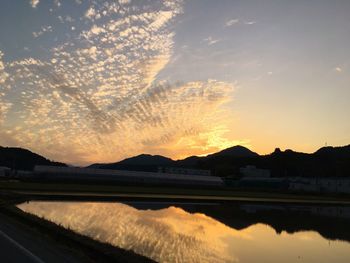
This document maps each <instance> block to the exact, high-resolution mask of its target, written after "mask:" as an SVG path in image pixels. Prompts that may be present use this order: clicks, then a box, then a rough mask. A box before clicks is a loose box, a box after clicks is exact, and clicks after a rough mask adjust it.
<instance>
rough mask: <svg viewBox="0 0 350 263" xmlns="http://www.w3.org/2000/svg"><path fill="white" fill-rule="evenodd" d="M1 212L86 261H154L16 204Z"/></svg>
mask: <svg viewBox="0 0 350 263" xmlns="http://www.w3.org/2000/svg"><path fill="white" fill-rule="evenodd" d="M0 213H1V214H4V215H6V216H8V217H10V218H11V219H13V223H14V224H22V225H25V226H26V227H29V228H30V229H32V230H34V231H36V232H38V233H39V234H40V235H43V236H44V237H45V238H48V239H51V240H52V241H53V242H54V243H57V244H58V245H59V246H62V247H63V248H64V249H66V250H69V251H71V252H72V253H74V254H76V255H78V256H79V257H81V258H82V259H83V260H84V261H85V260H86V262H107V263H108V262H121V263H125V262H130V263H141V262H145V263H148V262H154V261H153V260H151V259H148V258H146V257H144V256H142V255H139V254H136V253H134V252H133V251H129V250H124V249H122V248H118V247H114V246H112V245H110V244H107V243H102V242H99V241H96V240H94V239H91V238H89V237H86V236H83V235H80V234H78V233H76V232H74V231H72V230H70V229H66V228H63V227H61V226H59V225H56V224H55V223H53V222H50V221H48V220H45V219H43V218H39V217H37V216H35V215H32V214H29V213H26V212H24V211H22V210H21V209H19V208H17V207H16V206H15V205H9V204H3V205H1V207H0Z"/></svg>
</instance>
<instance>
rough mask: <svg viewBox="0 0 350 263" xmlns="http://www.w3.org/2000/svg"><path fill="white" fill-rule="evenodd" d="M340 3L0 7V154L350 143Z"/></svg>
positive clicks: (180, 153) (347, 22)
mask: <svg viewBox="0 0 350 263" xmlns="http://www.w3.org/2000/svg"><path fill="white" fill-rule="evenodd" d="M349 14H350V1H348V0H333V1H329V0H305V1H302V0H297V1H287V0H264V1H261V0H255V1H249V0H248V1H247V0H241V1H236V0H218V1H212V0H188V1H181V0H174V1H172V0H165V1H162V0H149V1H145V0H142V1H141V0H139V1H136V0H119V1H116V0H113V1H112V0H111V1H106V0H104V1H98V0H90V1H85V0H84V1H83V0H71V1H63V0H45V1H44V0H27V1H24V0H17V1H13V0H3V1H1V3H0V145H2V146H19V147H24V148H28V149H30V150H32V151H34V152H37V153H39V154H42V155H44V156H45V157H47V158H50V159H54V160H57V161H63V162H67V163H71V164H82V165H84V164H89V163H93V162H112V161H118V160H120V159H123V158H126V157H130V156H133V155H136V154H140V153H150V154H161V155H165V156H168V157H171V158H173V159H178V158H183V157H187V156H190V155H203V154H208V153H212V152H215V151H218V150H221V149H224V148H227V147H230V146H233V145H237V144H240V145H244V146H247V147H249V148H250V149H251V150H253V151H256V152H258V153H260V154H264V153H270V152H272V151H273V150H274V148H275V147H280V148H282V149H286V148H292V149H294V150H297V151H304V152H313V151H315V150H317V149H318V148H320V147H322V146H324V145H325V143H327V144H328V145H345V144H349V143H350V121H349V120H350V74H349V73H350V48H349V47H350V15H349Z"/></svg>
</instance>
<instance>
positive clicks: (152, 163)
mask: <svg viewBox="0 0 350 263" xmlns="http://www.w3.org/2000/svg"><path fill="white" fill-rule="evenodd" d="M174 163H175V161H173V160H172V159H170V158H167V157H164V156H161V155H150V154H140V155H137V156H135V157H131V158H127V159H124V160H122V161H120V162H116V163H107V164H92V165H90V166H89V168H98V169H117V170H118V169H119V170H133V171H147V172H156V171H157V170H158V167H159V166H172V165H174Z"/></svg>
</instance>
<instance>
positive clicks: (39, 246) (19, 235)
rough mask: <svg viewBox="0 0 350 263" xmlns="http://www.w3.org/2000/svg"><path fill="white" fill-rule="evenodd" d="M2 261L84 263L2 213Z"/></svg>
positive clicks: (0, 227)
mask: <svg viewBox="0 0 350 263" xmlns="http://www.w3.org/2000/svg"><path fill="white" fill-rule="evenodd" d="M0 261H1V262H2V263H7V262H28V263H43V262H50V263H51V262H52V263H56V262H67V263H73V262H82V258H81V257H79V256H77V255H74V254H73V252H72V251H69V250H68V249H66V248H64V247H62V246H59V245H58V244H55V242H54V241H53V240H51V239H49V238H48V237H47V236H44V235H43V234H40V233H38V232H37V231H35V230H33V229H30V228H28V227H27V226H25V225H23V224H21V223H19V222H17V221H15V220H13V219H12V218H10V217H8V216H6V215H3V214H1V213H0Z"/></svg>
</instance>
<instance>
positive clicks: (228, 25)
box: [225, 19, 239, 27]
mask: <svg viewBox="0 0 350 263" xmlns="http://www.w3.org/2000/svg"><path fill="white" fill-rule="evenodd" d="M237 23H239V19H231V20H228V21H226V23H225V26H227V27H230V26H233V25H235V24H237Z"/></svg>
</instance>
